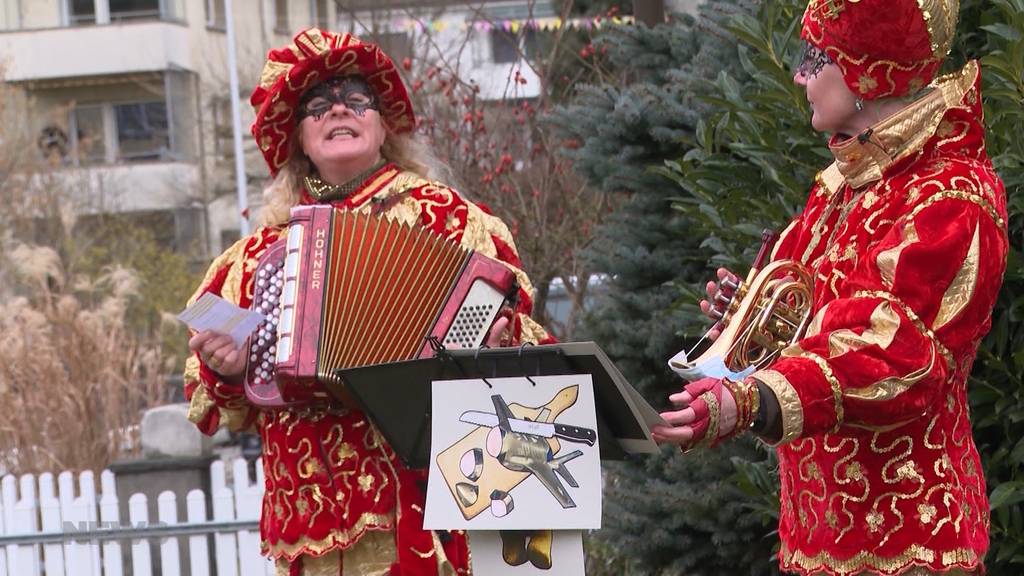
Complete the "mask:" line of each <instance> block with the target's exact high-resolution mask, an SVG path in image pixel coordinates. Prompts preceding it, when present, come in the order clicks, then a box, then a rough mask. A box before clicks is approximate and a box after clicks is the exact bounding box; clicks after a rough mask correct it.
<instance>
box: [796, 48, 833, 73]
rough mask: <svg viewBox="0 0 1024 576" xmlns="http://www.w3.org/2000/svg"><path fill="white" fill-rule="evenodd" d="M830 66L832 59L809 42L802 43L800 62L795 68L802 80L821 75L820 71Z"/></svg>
mask: <svg viewBox="0 0 1024 576" xmlns="http://www.w3.org/2000/svg"><path fill="white" fill-rule="evenodd" d="M829 64H832V59H831V58H829V56H828V54H826V53H825V51H824V50H819V49H818V47H817V46H815V45H813V44H811V43H810V42H804V49H803V51H802V52H801V54H800V62H799V63H798V64H797V66H796V70H797V72H799V73H800V75H801V76H803V77H804V78H813V77H815V76H817V75H818V74H821V69H822V68H824V67H825V66H827V65H829Z"/></svg>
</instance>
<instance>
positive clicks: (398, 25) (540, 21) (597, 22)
mask: <svg viewBox="0 0 1024 576" xmlns="http://www.w3.org/2000/svg"><path fill="white" fill-rule="evenodd" d="M608 24H613V25H622V24H633V17H632V16H611V17H596V18H566V19H563V18H559V17H557V16H551V17H548V18H522V19H507V20H506V19H501V20H475V21H461V22H456V21H455V20H454V19H437V20H432V21H426V20H418V19H414V18H399V19H396V20H394V21H392V22H391V27H390V29H391V30H392V31H403V30H404V31H406V32H412V31H415V32H423V31H424V30H425V29H428V28H429V29H430V30H432V31H434V32H444V31H445V30H447V29H449V28H452V27H457V28H458V29H459V30H461V31H466V30H469V29H470V28H472V29H473V30H477V31H482V32H490V31H491V30H505V31H506V32H510V33H512V34H516V33H518V32H519V31H520V30H522V29H523V28H526V29H530V30H544V31H547V30H558V29H559V28H570V29H573V30H577V29H582V30H592V29H599V28H601V27H602V26H606V25H608Z"/></svg>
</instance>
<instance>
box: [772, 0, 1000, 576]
mask: <svg viewBox="0 0 1024 576" xmlns="http://www.w3.org/2000/svg"><path fill="white" fill-rule="evenodd" d="M824 4H825V3H824V2H812V3H811V6H810V7H809V9H808V13H807V16H805V35H806V34H807V28H808V27H810V28H812V29H813V28H814V25H816V24H817V23H819V22H818V21H817V20H815V18H817V17H819V16H821V15H822V14H825V13H824V12H820V11H818V12H816V10H819V9H820V8H821V6H823V5H824ZM840 4H841V3H840ZM864 4H869V2H868V1H865V2H864ZM911 4H913V3H911ZM856 6H860V5H859V4H852V3H846V10H847V11H852V10H854V8H855V7H856ZM887 6H888V4H887ZM936 16H937V15H936V14H933V15H932V21H934V20H935V17H936ZM821 17H823V18H827V17H828V16H827V15H826V16H821ZM840 17H842V14H840ZM808 21H811V22H812V25H811V26H808ZM825 25H826V26H827V25H828V24H827V21H826V22H825ZM929 25H931V24H929ZM809 39H810V41H811V42H812V43H814V42H815V41H816V38H815V37H814V36H812V37H811V38H809ZM833 59H834V60H836V61H837V63H839V60H838V59H836V58H835V57H834V58H833ZM846 76H847V84H850V83H851V81H850V76H851V75H850V74H846ZM856 77H857V78H869V77H870V75H869V74H867V72H866V71H864V73H862V74H860V75H856ZM930 79H931V78H930V76H928V75H926V77H925V78H924V80H925V81H928V80H930ZM865 83H866V81H865ZM851 88H852V86H851ZM979 89H980V78H979V69H978V65H977V64H976V63H974V62H971V63H969V64H968V65H967V66H966V67H965V68H964V69H963V70H962V71H960V72H959V73H956V74H953V75H950V76H948V77H946V78H942V79H939V80H938V81H936V82H935V83H934V88H933V89H932V91H931V92H929V93H928V94H927V95H926V96H924V97H922V98H920V99H918V100H916V101H915V102H914V103H912V104H910V105H909V106H907V107H906V108H904V109H903V110H902V111H901V112H899V113H897V114H895V115H894V116H891V117H889V118H887V119H885V120H883V121H881V122H880V123H878V124H876V125H874V126H873V127H871V128H870V129H869V130H867V131H865V132H864V133H862V134H861V135H860V136H859V137H854V138H850V139H848V140H845V141H840V140H839V139H836V138H834V139H833V141H832V143H831V144H830V148H831V150H832V152H833V154H834V155H835V158H836V162H835V163H834V164H833V165H832V166H830V167H829V168H828V169H826V170H825V171H823V172H822V173H821V174H819V177H818V181H817V183H816V185H815V186H814V188H813V189H812V191H811V195H810V199H809V200H808V202H807V206H806V208H805V210H804V212H803V213H802V215H801V216H800V217H798V218H797V219H796V220H795V221H794V222H793V223H792V224H791V225H790V226H789V227H788V228H787V229H786V230H785V232H784V233H783V236H782V237H781V239H780V241H779V243H778V244H777V246H776V249H775V253H774V254H773V258H774V259H781V258H789V259H795V260H798V261H800V262H802V263H804V264H805V265H806V266H808V267H809V269H810V270H812V273H813V277H814V304H813V308H812V310H813V311H814V313H815V314H814V317H813V320H812V322H811V325H810V327H809V329H808V331H807V333H806V334H805V336H804V337H803V339H802V340H800V341H799V342H798V343H797V344H796V345H794V346H791V347H789V348H787V349H785V350H784V351H783V352H782V357H781V358H780V359H779V360H777V361H776V362H774V363H773V364H772V365H771V366H770V367H769V368H768V369H766V370H761V371H759V372H755V373H754V375H753V376H752V377H753V378H754V379H756V380H757V381H759V382H761V383H763V384H765V385H766V386H767V387H769V388H770V389H771V390H772V391H773V392H774V394H775V396H776V397H777V399H778V402H779V405H780V408H781V414H782V422H783V437H782V441H781V442H780V445H779V447H778V454H779V460H780V465H779V472H780V477H781V482H782V486H781V514H780V526H779V533H780V537H781V539H782V550H781V564H782V567H783V569H784V570H791V571H795V572H798V573H802V574H822V573H824V574H861V573H881V574H899V573H903V572H905V571H908V570H912V569H913V570H919V569H925V570H929V571H932V572H945V571H957V570H965V571H972V570H976V569H978V568H979V567H980V565H981V562H982V558H983V556H984V554H985V552H986V550H987V548H988V523H989V519H988V509H989V508H988V502H987V499H986V495H985V481H984V478H983V476H982V469H981V462H980V460H979V456H978V451H977V449H976V448H975V445H974V441H973V439H972V437H971V425H970V420H969V418H968V405H967V391H966V382H967V378H968V376H969V374H970V370H971V365H972V363H973V361H974V357H975V354H976V351H977V347H978V344H979V342H980V340H981V338H982V337H983V336H984V335H985V334H986V333H987V332H988V330H989V325H990V314H991V311H992V308H993V306H994V304H995V301H996V296H997V292H998V290H999V287H1000V285H1001V283H1002V277H1003V271H1004V269H1005V264H1006V255H1007V250H1008V248H1007V237H1006V198H1005V191H1004V189H1003V185H1002V182H1001V181H1000V180H999V178H998V176H997V175H996V174H995V172H994V171H993V168H992V165H991V162H990V161H989V159H988V156H987V155H986V153H985V145H984V129H983V126H982V107H981V94H980V91H979Z"/></svg>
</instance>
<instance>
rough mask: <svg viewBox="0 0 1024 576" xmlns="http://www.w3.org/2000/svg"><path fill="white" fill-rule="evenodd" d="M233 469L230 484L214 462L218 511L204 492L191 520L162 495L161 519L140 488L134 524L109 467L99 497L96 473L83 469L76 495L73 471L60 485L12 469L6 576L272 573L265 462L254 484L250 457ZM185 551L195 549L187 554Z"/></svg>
mask: <svg viewBox="0 0 1024 576" xmlns="http://www.w3.org/2000/svg"><path fill="white" fill-rule="evenodd" d="M232 472H233V474H232V485H231V486H228V484H227V476H226V469H225V465H224V462H222V461H217V462H214V463H213V464H212V465H211V466H210V483H211V491H212V494H211V498H210V501H211V502H212V508H213V514H212V517H211V515H210V514H208V511H207V509H206V502H207V497H206V494H205V493H203V491H202V490H198V489H197V490H192V491H191V492H189V493H188V497H187V501H186V509H187V510H188V513H187V518H186V519H185V520H184V521H181V520H179V518H178V507H177V502H176V501H175V500H176V498H175V495H174V493H173V492H164V493H162V494H160V496H159V498H158V501H157V509H158V513H157V518H155V519H151V518H149V512H148V505H147V501H146V496H145V495H144V494H135V495H133V496H132V497H131V498H129V499H128V502H127V504H128V518H129V526H124V525H122V523H121V522H120V512H119V510H120V508H119V506H120V505H121V503H120V502H118V498H117V490H116V481H115V478H114V474H113V473H112V472H110V471H109V470H104V471H103V472H102V473H101V474H100V492H99V495H98V496H97V493H96V482H95V478H94V475H93V473H92V472H82V473H81V474H80V475H79V476H78V490H77V493H76V491H75V482H74V475H73V474H72V473H71V472H63V473H61V474H60V475H59V476H57V479H56V480H57V481H56V483H55V482H54V476H53V474H49V473H46V474H41V475H39V476H38V478H37V477H35V476H33V475H31V474H26V475H24V476H22V477H21V478H15V477H13V476H10V475H8V476H5V477H4V478H3V480H2V481H0V494H2V499H0V576H42V575H45V576H58V575H59V576H122V575H124V574H129V575H134V576H151V575H152V574H154V573H156V574H160V575H161V576H180V575H182V574H186V573H187V574H191V576H210V575H211V574H216V575H217V576H238V575H244V576H250V575H267V576H271V575H273V574H274V567H273V563H272V562H270V561H269V560H267V559H266V558H264V557H262V556H261V555H260V552H259V545H260V537H259V529H258V522H259V515H260V510H261V508H262V506H261V501H262V498H263V467H262V465H261V464H260V463H259V462H257V465H256V478H255V480H254V481H252V480H251V479H250V477H249V470H248V466H247V465H246V462H245V460H242V459H238V460H236V461H235V462H234V463H233V466H232ZM210 534H213V535H214V536H213V539H212V540H213V550H210V549H209V548H210V547H209V540H210V538H209V535H210ZM179 539H183V540H184V543H185V545H183V546H182V545H181V544H180V543H179ZM154 546H155V547H157V548H158V554H159V563H157V564H154V562H153V558H154V555H153V547H154ZM122 547H125V548H127V549H122ZM180 549H185V550H187V553H186V555H187V558H185V559H184V560H183V559H182V558H181V553H180ZM126 559H127V561H126ZM211 559H212V562H211ZM211 564H212V565H213V567H214V570H213V571H211V568H210V566H211ZM184 567H187V569H183V568H184ZM186 570H187V571H186Z"/></svg>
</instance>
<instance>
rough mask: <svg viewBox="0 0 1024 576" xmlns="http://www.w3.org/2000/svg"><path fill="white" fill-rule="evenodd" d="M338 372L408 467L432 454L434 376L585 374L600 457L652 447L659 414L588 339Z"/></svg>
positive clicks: (448, 353)
mask: <svg viewBox="0 0 1024 576" xmlns="http://www.w3.org/2000/svg"><path fill="white" fill-rule="evenodd" d="M336 374H337V375H338V376H340V377H341V379H342V380H343V381H344V382H345V386H346V388H347V390H348V391H349V392H351V394H352V396H353V397H354V398H355V399H356V401H357V402H358V403H359V404H360V406H361V407H362V409H363V410H364V412H366V414H367V415H368V416H369V417H370V419H371V420H372V421H373V423H374V424H375V425H376V426H377V428H378V429H379V430H380V431H381V433H382V434H383V435H384V438H385V439H386V440H387V441H388V443H389V444H390V445H391V447H392V449H394V450H395V452H396V453H397V454H398V456H399V457H400V458H401V459H402V461H403V462H404V463H405V464H406V465H407V466H409V467H410V468H426V467H427V466H428V463H429V460H430V407H431V382H433V381H434V380H462V379H468V378H484V379H489V378H507V377H523V376H525V377H532V376H558V375H569V374H590V375H591V377H592V378H593V381H594V402H595V404H596V406H595V407H596V410H597V428H598V430H597V432H598V437H599V438H600V439H601V442H600V445H601V459H602V460H619V459H622V458H623V457H624V456H625V455H626V454H627V453H653V452H656V451H657V445H656V444H655V443H654V441H653V440H652V439H651V435H650V426H652V425H654V424H655V423H659V421H660V420H661V419H660V417H659V416H658V414H657V412H656V411H655V410H654V409H653V408H651V406H650V405H649V404H648V403H647V402H646V401H645V400H644V399H643V398H642V397H641V396H640V395H639V394H638V393H637V392H636V390H634V389H633V387H632V386H631V385H630V384H629V382H627V381H626V379H625V378H624V377H623V376H622V374H621V373H620V372H619V370H618V369H617V368H616V367H615V365H614V364H613V363H612V362H611V360H609V359H608V357H607V355H605V353H604V352H603V351H602V350H601V349H600V348H599V347H598V346H597V345H596V344H594V343H593V342H570V343H567V344H549V345H544V346H523V347H518V348H482V349H471V350H444V349H441V350H438V352H437V354H436V355H435V356H434V357H433V358H427V359H422V360H409V361H406V362H394V363H389V364H376V365H373V366H363V367H360V368H347V369H340V370H337V371H336ZM613 439H614V441H611V440H613Z"/></svg>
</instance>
